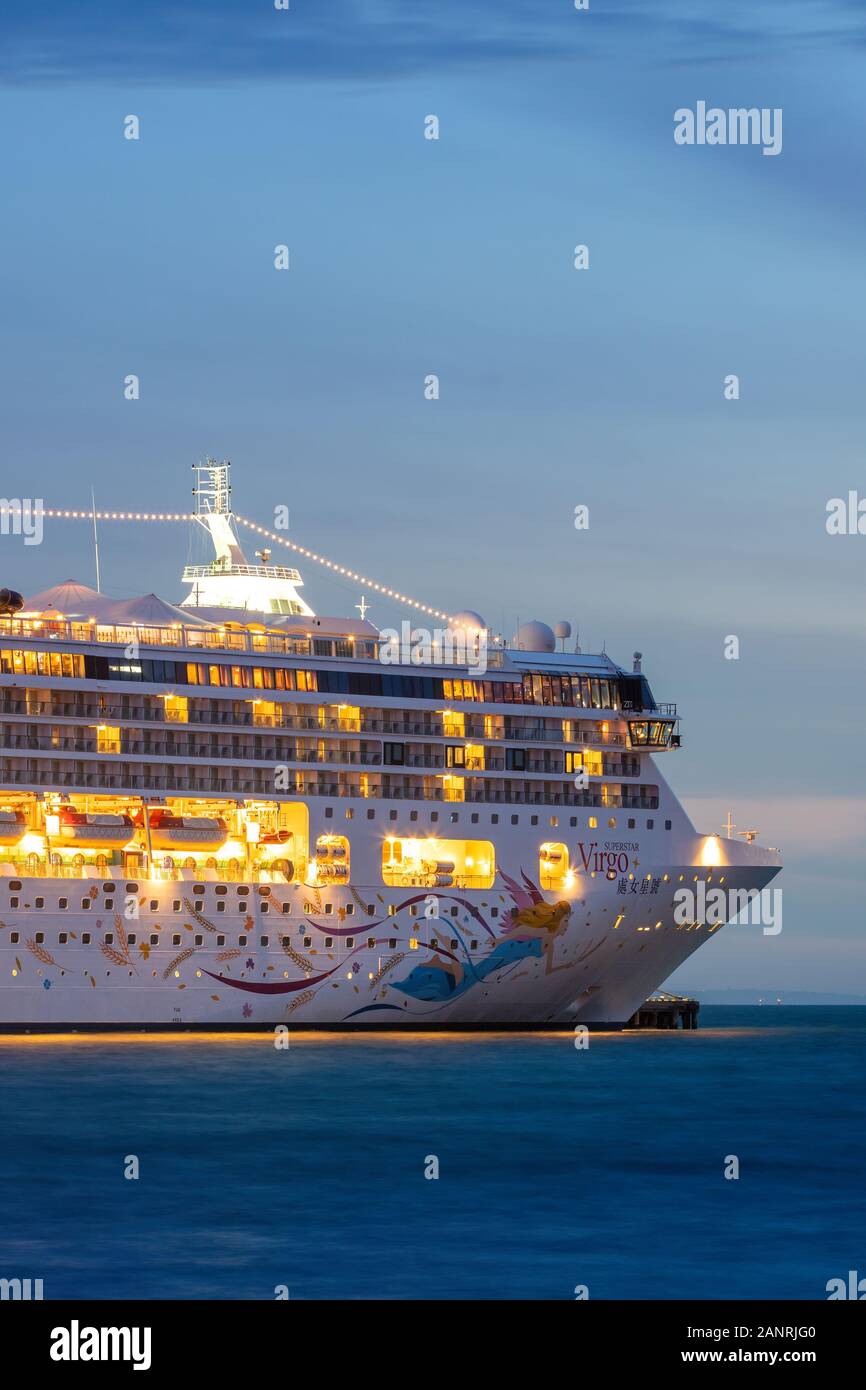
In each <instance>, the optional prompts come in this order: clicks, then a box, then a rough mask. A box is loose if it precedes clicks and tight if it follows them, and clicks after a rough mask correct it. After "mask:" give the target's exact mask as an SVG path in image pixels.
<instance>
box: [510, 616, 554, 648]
mask: <svg viewBox="0 0 866 1390" xmlns="http://www.w3.org/2000/svg"><path fill="white" fill-rule="evenodd" d="M511 645H512V646H513V647H519V648H520V649H521V650H522V651H525V652H555V651H556V638H555V637H554V635H553V628H552V627H548V626H547V623H540V622H538V621H537V619H536V620H534V621H533V622H531V623H521V624H520V627H519V628H518V629H517V631H516V633H515V634H514V637H513V639H512V643H511Z"/></svg>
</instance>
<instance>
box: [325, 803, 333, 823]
mask: <svg viewBox="0 0 866 1390" xmlns="http://www.w3.org/2000/svg"><path fill="white" fill-rule="evenodd" d="M333 815H334V808H333V806H326V807H325V820H331V819H332V818H333Z"/></svg>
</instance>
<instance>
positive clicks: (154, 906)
mask: <svg viewBox="0 0 866 1390" xmlns="http://www.w3.org/2000/svg"><path fill="white" fill-rule="evenodd" d="M150 910H151V912H159V901H158V899H156V898H151V900H150Z"/></svg>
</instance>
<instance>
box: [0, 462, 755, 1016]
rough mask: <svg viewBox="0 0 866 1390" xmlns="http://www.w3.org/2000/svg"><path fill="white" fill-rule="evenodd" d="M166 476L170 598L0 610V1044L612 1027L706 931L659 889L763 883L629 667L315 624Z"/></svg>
mask: <svg viewBox="0 0 866 1390" xmlns="http://www.w3.org/2000/svg"><path fill="white" fill-rule="evenodd" d="M196 481H197V486H196V489H195V497H196V510H195V512H194V513H192V514H191V524H192V525H193V526H194V527H195V528H197V531H198V533H199V534H200V533H201V532H202V531H203V532H204V535H205V538H206V541H207V544H208V545H209V546H210V547H212V556H209V557H208V558H207V562H206V563H204V564H201V565H188V566H187V567H186V569H185V570H184V571H183V580H184V585H185V588H186V592H185V595H184V596H183V597H182V598H181V600H180V602H179V603H177V604H175V603H172V602H169V601H167V600H165V599H162V598H158V597H157V596H156V595H153V594H149V595H145V596H143V597H141V598H137V599H124V600H120V599H110V598H108V597H107V596H106V595H104V594H103V593H100V592H99V591H98V589H92V588H89V587H87V586H85V585H83V584H80V583H77V582H75V581H72V580H70V581H68V582H66V583H61V584H58V585H56V586H55V587H53V588H50V589H47V590H44V591H43V592H41V593H38V594H34V595H30V596H27V597H21V596H20V595H19V594H17V593H16V592H15V591H14V590H4V591H3V592H2V594H0V611H2V616H0V699H2V747H0V1027H2V1028H3V1029H5V1030H6V1031H26V1030H56V1031H62V1030H65V1029H86V1028H90V1029H101V1030H111V1029H124V1028H126V1029H145V1030H147V1029H187V1028H197V1029H203V1030H213V1031H223V1030H225V1029H244V1028H247V1029H263V1028H266V1029H272V1028H276V1027H277V1026H278V1025H286V1026H287V1027H289V1028H297V1029H306V1028H335V1027H367V1028H373V1029H381V1028H394V1027H399V1028H403V1029H411V1030H423V1029H431V1028H448V1029H456V1028H472V1027H489V1028H506V1027H524V1028H532V1027H538V1026H542V1025H561V1026H562V1027H567V1028H572V1027H576V1026H578V1025H582V1024H586V1025H588V1026H589V1027H596V1028H601V1027H606V1028H616V1027H621V1026H622V1025H623V1024H624V1023H626V1022H627V1020H628V1019H629V1018H630V1017H631V1016H632V1015H633V1014H634V1013H635V1011H636V1010H637V1009H638V1008H639V1006H640V1005H641V1004H642V1003H643V1001H644V1000H645V999H646V998H647V996H648V995H649V994H651V992H652V991H653V990H654V989H656V988H657V987H658V986H659V985H660V984H661V983H662V982H663V981H665V980H666V979H667V978H668V976H670V975H671V974H672V972H673V971H674V970H676V968H677V967H678V966H679V965H681V964H682V962H683V961H684V960H685V959H686V958H687V957H688V956H690V955H691V953H692V952H693V951H695V950H696V949H697V948H698V947H699V946H700V945H701V944H702V942H704V941H705V940H706V939H707V937H708V936H709V935H711V934H712V932H713V931H714V930H716V929H717V927H716V926H708V925H706V924H704V923H702V922H700V921H686V922H682V921H679V920H678V917H679V915H680V914H678V913H675V910H674V909H675V894H676V892H677V890H678V889H681V888H683V886H684V885H685V886H689V887H692V886H694V887H697V885H699V884H700V883H701V882H703V883H704V884H705V885H707V888H709V886H713V887H717V886H723V887H724V888H725V889H734V888H737V889H745V890H761V889H763V888H764V887H765V886H766V885H767V884H768V883H769V882H770V880H771V879H772V878H773V876H774V875H775V874H776V873H777V872H778V870H779V868H780V866H781V859H780V855H779V853H778V851H776V850H772V849H766V848H762V847H761V846H760V845H758V844H757V843H755V842H754V840H753V839H751V838H750V839H748V840H746V841H743V840H740V839H733V838H729V837H725V836H722V835H719V834H715V833H706V832H700V831H698V830H696V829H695V827H694V826H693V824H692V823H691V821H690V819H689V817H688V816H687V815H686V813H685V811H684V810H683V808H682V806H681V805H680V804H679V802H678V800H677V798H676V797H675V796H674V794H673V792H672V791H671V789H670V787H669V786H668V784H667V782H666V781H665V779H664V777H663V776H662V774H661V772H660V771H659V769H658V765H657V763H658V761H659V760H661V758H662V755H663V756H664V758H665V759H666V758H668V757H676V756H682V755H681V754H679V753H678V752H677V751H676V750H678V749H679V748H680V744H681V739H680V732H679V721H678V716H677V709H676V706H675V705H673V704H660V703H657V701H656V699H655V698H654V696H653V693H652V690H651V688H650V685H649V682H648V680H647V677H646V675H645V674H643V672H642V670H641V658H640V655H639V654H638V653H635V656H634V659H633V662H632V664H631V666H630V667H629V668H627V667H623V666H619V665H617V664H616V663H615V662H614V661H613V660H612V659H611V658H610V657H609V656H608V655H607V654H605V653H602V654H598V655H587V654H585V653H583V652H581V651H580V649H579V645H576V648H575V649H574V650H571V651H569V650H566V644H567V643H568V641H569V638H570V636H571V633H570V628H569V625H568V623H566V622H563V623H560V624H557V625H555V627H554V628H551V627H548V626H547V625H546V624H545V623H541V622H528V623H524V624H523V625H522V626H521V627H520V628H519V630H518V632H517V633H516V634H515V635H514V636H513V638H511V639H510V640H505V639H504V638H502V637H498V636H496V635H495V634H493V633H492V632H490V631H489V630H488V628H487V626H486V625H485V623H484V622H483V620H482V618H481V617H480V616H479V615H478V614H477V613H474V612H465V613H460V614H455V615H452V616H449V617H447V618H446V615H444V614H442V615H438V616H439V617H440V618H441V619H443V620H444V621H443V622H442V625H441V626H440V627H438V628H435V629H431V630H429V631H428V630H426V629H423V630H422V629H416V628H414V627H412V626H411V624H409V623H405V624H402V625H401V629H400V630H399V631H398V630H397V629H394V630H390V629H388V630H385V629H382V630H380V629H379V628H377V627H376V626H375V625H374V624H373V623H372V622H371V621H369V620H368V619H367V617H366V603H365V601H364V599H363V598H362V600H361V603H360V604H359V605H356V607H358V608H359V609H360V617H358V618H348V619H346V618H326V617H321V616H318V615H316V614H315V613H314V612H313V610H312V608H311V607H310V606H309V604H308V603H307V602H306V600H305V599H304V598H302V597H301V594H300V592H299V591H300V590H301V589H302V588H303V583H302V579H301V575H300V573H299V571H298V570H297V569H294V568H290V567H288V566H284V565H278V564H274V563H271V554H272V552H271V550H269V549H265V548H263V549H262V550H260V551H257V552H256V555H255V560H256V563H253V564H250V563H248V561H247V558H246V556H245V554H244V551H243V549H242V546H241V543H240V540H239V527H238V524H237V518H236V516H235V514H234V513H233V510H232V499H231V484H230V474H229V465H228V464H225V463H216V462H215V461H214V460H210V459H209V460H208V461H207V462H206V463H205V464H203V465H196ZM95 517H96V513H95V512H94V522H95ZM257 529H258V530H259V531H260V532H261V534H262V535H263V536H269V537H270V538H271V541H272V543H273V544H276V543H279V542H280V541H281V537H280V535H279V534H277V533H270V532H266V531H265V529H264V528H257ZM293 548H294V549H295V550H301V552H302V553H304V554H308V555H312V552H308V551H303V548H302V547H298V546H294V547H293ZM312 558H314V559H316V560H319V559H321V557H319V556H313V557H312ZM324 563H326V564H329V562H324ZM330 569H331V570H337V571H340V567H339V566H334V565H330ZM340 572H342V573H351V572H347V571H340ZM377 587H378V588H380V590H381V592H383V593H385V594H387V595H391V594H392V591H390V590H382V589H381V586H377ZM396 597H397V599H398V602H399V601H400V600H401V599H402V597H403V596H402V595H397V596H396ZM407 602H408V600H407ZM420 607H423V606H422V605H416V608H420ZM424 611H425V612H426V614H428V615H430V614H432V613H434V611H435V610H430V609H427V610H424ZM413 616H414V615H413ZM407 639H408V640H407Z"/></svg>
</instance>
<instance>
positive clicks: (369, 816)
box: [367, 808, 376, 820]
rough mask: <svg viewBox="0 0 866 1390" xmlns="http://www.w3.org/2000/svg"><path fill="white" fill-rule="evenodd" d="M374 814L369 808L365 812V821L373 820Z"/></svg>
mask: <svg viewBox="0 0 866 1390" xmlns="http://www.w3.org/2000/svg"><path fill="white" fill-rule="evenodd" d="M375 819H376V812H375V811H374V810H373V809H372V808H371V809H369V810H368V811H367V820H375Z"/></svg>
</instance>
